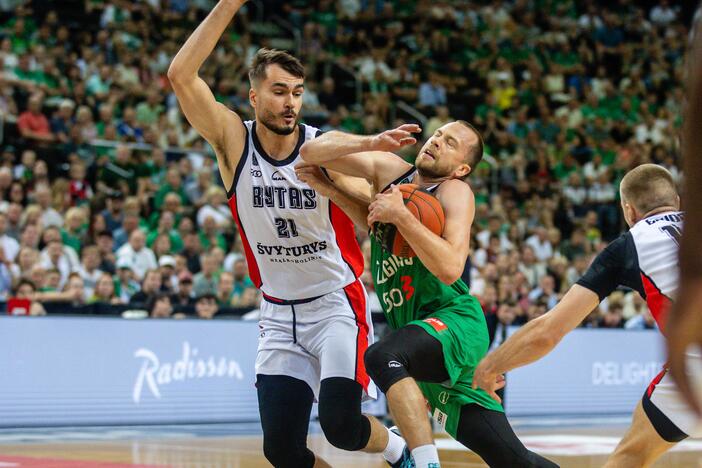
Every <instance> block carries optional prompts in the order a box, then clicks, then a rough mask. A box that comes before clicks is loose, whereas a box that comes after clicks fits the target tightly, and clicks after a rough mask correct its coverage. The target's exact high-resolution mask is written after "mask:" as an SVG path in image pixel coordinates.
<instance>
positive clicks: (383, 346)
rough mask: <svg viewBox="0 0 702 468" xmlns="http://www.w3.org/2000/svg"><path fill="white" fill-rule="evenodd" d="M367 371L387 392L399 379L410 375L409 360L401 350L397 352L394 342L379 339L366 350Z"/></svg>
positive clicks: (384, 391)
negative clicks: (408, 369)
mask: <svg viewBox="0 0 702 468" xmlns="http://www.w3.org/2000/svg"><path fill="white" fill-rule="evenodd" d="M363 361H364V362H365V364H366V371H367V372H368V375H369V376H370V378H371V379H373V382H375V384H376V385H377V386H378V388H379V389H380V390H381V391H382V392H383V393H387V392H388V390H389V389H390V387H392V386H393V385H394V384H395V383H396V382H398V381H399V380H402V379H404V378H405V377H409V376H410V375H409V372H408V371H407V362H406V361H407V360H406V359H405V357H404V356H403V355H402V353H401V352H396V350H395V349H394V346H393V345H392V343H390V344H388V342H387V341H382V340H381V341H379V342H377V343H375V344H373V345H372V346H371V347H369V348H368V349H367V350H366V354H365V355H364V357H363Z"/></svg>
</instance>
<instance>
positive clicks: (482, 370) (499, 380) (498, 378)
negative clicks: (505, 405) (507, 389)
mask: <svg viewBox="0 0 702 468" xmlns="http://www.w3.org/2000/svg"><path fill="white" fill-rule="evenodd" d="M504 386H505V376H504V375H502V374H498V373H496V372H492V371H491V370H490V369H489V363H488V362H486V360H485V359H483V360H482V361H480V364H478V367H476V368H475V372H473V383H472V387H473V390H475V389H477V388H478V387H480V388H482V389H483V390H485V391H486V392H487V394H488V395H490V397H491V398H492V399H493V400H495V401H496V402H498V403H502V398H500V397H499V396H498V395H497V391H498V390H499V389H501V388H502V387H504Z"/></svg>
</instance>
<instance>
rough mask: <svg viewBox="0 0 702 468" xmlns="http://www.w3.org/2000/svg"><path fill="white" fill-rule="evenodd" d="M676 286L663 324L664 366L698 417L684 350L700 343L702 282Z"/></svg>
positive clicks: (695, 397)
mask: <svg viewBox="0 0 702 468" xmlns="http://www.w3.org/2000/svg"><path fill="white" fill-rule="evenodd" d="M696 283H697V284H695V282H693V283H692V284H690V285H685V286H683V287H682V288H681V289H680V294H679V295H678V298H677V300H676V301H675V303H674V304H673V309H672V310H671V311H670V314H669V315H668V319H667V322H666V325H665V335H666V337H667V340H666V341H667V343H668V366H669V369H670V375H671V376H672V377H673V379H674V380H675V383H676V384H677V385H678V389H679V390H680V393H682V395H683V396H684V397H685V400H686V401H687V403H688V404H689V405H690V407H691V408H692V409H693V410H694V411H695V412H696V413H697V415H698V416H702V408H701V407H700V402H699V399H698V398H699V395H697V394H695V390H694V388H693V387H692V384H691V382H690V376H689V374H688V373H687V359H686V356H687V352H688V349H689V348H690V347H691V346H693V347H694V345H697V346H702V312H700V306H701V305H702V281H700V280H698V281H696Z"/></svg>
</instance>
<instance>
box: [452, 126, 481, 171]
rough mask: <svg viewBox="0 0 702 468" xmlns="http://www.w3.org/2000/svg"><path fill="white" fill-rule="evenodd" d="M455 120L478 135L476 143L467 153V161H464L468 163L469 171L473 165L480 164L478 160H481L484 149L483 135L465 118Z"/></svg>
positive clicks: (473, 167)
mask: <svg viewBox="0 0 702 468" xmlns="http://www.w3.org/2000/svg"><path fill="white" fill-rule="evenodd" d="M457 122H458V123H459V124H461V125H463V126H465V127H468V128H469V129H470V130H472V131H473V133H475V135H476V136H477V137H478V143H477V144H475V145H473V147H472V148H471V151H470V154H469V155H468V161H466V162H467V163H468V164H470V168H471V172H473V171H474V170H475V167H476V166H477V165H478V164H480V161H482V160H483V152H484V151H485V144H484V143H483V136H482V135H481V134H480V132H479V131H478V129H477V128H475V127H474V126H473V125H471V124H470V123H469V122H467V121H465V120H457Z"/></svg>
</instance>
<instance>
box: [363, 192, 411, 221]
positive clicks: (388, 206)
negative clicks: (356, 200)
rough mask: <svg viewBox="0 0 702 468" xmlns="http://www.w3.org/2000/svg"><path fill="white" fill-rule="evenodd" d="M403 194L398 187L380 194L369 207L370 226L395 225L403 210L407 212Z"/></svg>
mask: <svg viewBox="0 0 702 468" xmlns="http://www.w3.org/2000/svg"><path fill="white" fill-rule="evenodd" d="M406 209H407V208H405V202H404V201H403V200H402V193H400V189H399V188H397V186H396V185H393V186H392V188H391V189H390V191H386V192H385V193H378V194H376V196H375V199H374V200H373V202H372V203H371V204H370V205H368V226H372V225H373V224H374V223H376V222H381V223H391V224H395V223H396V222H397V219H398V217H399V216H400V215H401V214H402V210H406Z"/></svg>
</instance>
